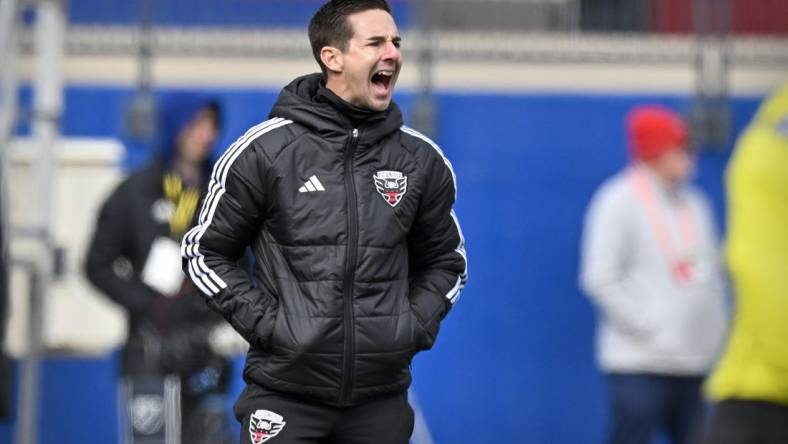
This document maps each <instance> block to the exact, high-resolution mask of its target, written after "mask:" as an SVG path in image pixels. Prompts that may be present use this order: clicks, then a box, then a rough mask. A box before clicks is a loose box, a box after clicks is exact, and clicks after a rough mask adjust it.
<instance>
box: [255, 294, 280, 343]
mask: <svg viewBox="0 0 788 444" xmlns="http://www.w3.org/2000/svg"><path fill="white" fill-rule="evenodd" d="M278 314H279V304H277V303H274V304H271V306H270V307H268V308H267V309H266V311H265V313H264V314H263V317H262V318H260V320H259V321H257V325H255V327H254V332H255V338H256V339H257V345H258V346H259V347H260V348H261V349H262V350H264V351H271V349H272V345H273V342H274V332H275V331H276V328H275V327H276V319H277V317H278V316H277V315H278Z"/></svg>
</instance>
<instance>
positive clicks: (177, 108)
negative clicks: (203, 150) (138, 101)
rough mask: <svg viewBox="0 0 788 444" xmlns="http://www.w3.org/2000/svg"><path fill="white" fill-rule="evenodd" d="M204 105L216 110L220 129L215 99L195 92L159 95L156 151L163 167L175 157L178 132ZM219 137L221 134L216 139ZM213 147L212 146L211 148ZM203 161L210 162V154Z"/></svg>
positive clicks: (170, 163) (219, 109)
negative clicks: (157, 147)
mask: <svg viewBox="0 0 788 444" xmlns="http://www.w3.org/2000/svg"><path fill="white" fill-rule="evenodd" d="M206 107H212V108H213V109H214V110H215V111H216V114H217V125H218V128H219V131H221V129H222V109H221V106H220V105H219V101H218V100H217V99H215V98H212V97H210V96H208V95H206V94H200V93H196V92H173V93H168V94H166V95H162V96H161V98H160V102H159V110H158V117H159V118H158V130H159V134H158V140H159V143H158V145H159V149H158V152H159V156H160V157H161V158H162V159H163V161H164V166H165V168H169V167H170V166H171V165H172V161H173V160H174V158H175V150H176V149H177V139H178V133H180V132H181V130H182V129H183V128H184V127H185V126H186V124H188V123H189V121H191V120H192V119H193V118H194V116H195V115H197V112H198V111H200V110H201V109H203V108H206ZM220 138H221V136H219V137H217V138H216V140H217V141H218V140H219V139H220ZM215 148H216V147H215V146H214V147H213V149H215ZM213 149H212V150H211V151H213ZM205 162H206V164H207V163H209V162H210V156H209V158H207V159H205Z"/></svg>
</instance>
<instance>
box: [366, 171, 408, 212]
mask: <svg viewBox="0 0 788 444" xmlns="http://www.w3.org/2000/svg"><path fill="white" fill-rule="evenodd" d="M372 178H373V179H375V188H376V189H377V190H378V193H380V195H381V196H383V199H385V200H386V202H387V203H388V204H389V205H391V206H392V207H396V206H397V204H398V203H399V202H400V201H401V200H402V196H404V195H405V192H406V191H407V190H408V176H404V175H403V174H402V173H401V172H399V171H378V172H377V173H375V174H373V175H372Z"/></svg>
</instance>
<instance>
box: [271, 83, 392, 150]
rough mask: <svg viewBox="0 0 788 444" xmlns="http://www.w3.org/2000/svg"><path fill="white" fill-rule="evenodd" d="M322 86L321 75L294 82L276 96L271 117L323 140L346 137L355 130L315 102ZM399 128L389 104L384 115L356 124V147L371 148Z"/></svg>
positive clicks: (339, 115) (325, 104)
mask: <svg viewBox="0 0 788 444" xmlns="http://www.w3.org/2000/svg"><path fill="white" fill-rule="evenodd" d="M323 84H324V80H323V75H322V74H320V73H315V74H308V75H305V76H302V77H299V78H297V79H295V80H293V81H292V82H290V84H289V85H287V86H286V87H284V89H282V92H281V93H279V97H278V98H277V99H276V103H275V104H274V107H273V108H272V109H271V115H270V117H283V118H285V119H289V120H292V121H293V122H296V123H299V124H301V125H304V126H306V127H307V128H309V129H311V130H312V131H314V132H316V133H318V134H320V135H321V136H324V137H332V136H333V137H336V136H345V135H347V134H348V132H349V131H350V130H352V129H353V128H354V126H353V123H352V121H351V120H350V119H349V118H347V117H346V116H344V115H343V114H342V113H340V112H339V111H338V110H337V108H336V107H334V106H332V105H331V104H330V103H328V102H326V101H324V100H318V99H317V96H318V91H319V90H320V88H321V86H322V85H323ZM402 124H403V122H402V113H401V112H400V110H399V107H398V106H397V104H396V103H394V102H393V101H392V102H391V104H390V105H389V107H388V108H387V109H386V110H385V111H381V112H377V113H371V114H370V116H369V117H368V118H367V119H366V120H364V121H363V122H361V123H360V124H359V127H358V129H359V132H360V139H359V146H364V145H371V144H374V143H375V142H377V141H378V140H380V139H382V138H383V137H385V136H387V135H389V134H391V133H392V132H394V131H397V130H399V128H400V127H401V126H402Z"/></svg>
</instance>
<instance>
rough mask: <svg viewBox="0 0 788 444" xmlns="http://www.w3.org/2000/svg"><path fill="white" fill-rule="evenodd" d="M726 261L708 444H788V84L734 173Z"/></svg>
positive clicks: (753, 130)
mask: <svg viewBox="0 0 788 444" xmlns="http://www.w3.org/2000/svg"><path fill="white" fill-rule="evenodd" d="M726 180H727V184H726V185H727V195H728V221H729V222H728V223H729V225H728V234H727V245H726V259H727V262H728V267H729V269H730V275H731V279H732V281H733V287H734V291H735V297H736V311H735V314H734V320H733V327H732V330H731V335H730V338H729V340H728V345H727V349H726V350H725V353H724V355H723V357H722V359H721V360H720V362H719V364H718V366H717V368H716V370H715V371H714V373H713V374H712V376H711V378H710V380H709V381H708V382H707V385H706V389H707V392H708V394H709V395H710V397H711V398H712V399H714V400H715V401H716V406H715V409H714V413H713V415H712V418H711V422H710V430H709V433H708V436H707V440H706V443H707V444H749V443H753V444H755V443H758V444H778V443H779V444H785V443H788V83H787V84H785V85H783V87H782V88H781V89H780V90H779V91H778V92H777V93H776V94H775V95H774V96H772V97H771V98H769V99H768V100H766V101H765V102H764V103H763V104H762V105H761V107H760V109H759V110H758V112H757V114H756V116H755V118H754V119H753V121H752V122H751V123H750V125H749V126H748V127H747V129H746V130H745V131H744V133H743V134H742V135H741V137H740V139H739V140H738V142H737V146H736V149H735V151H734V154H733V158H732V160H731V163H730V165H729V167H728V171H727V178H726Z"/></svg>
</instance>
